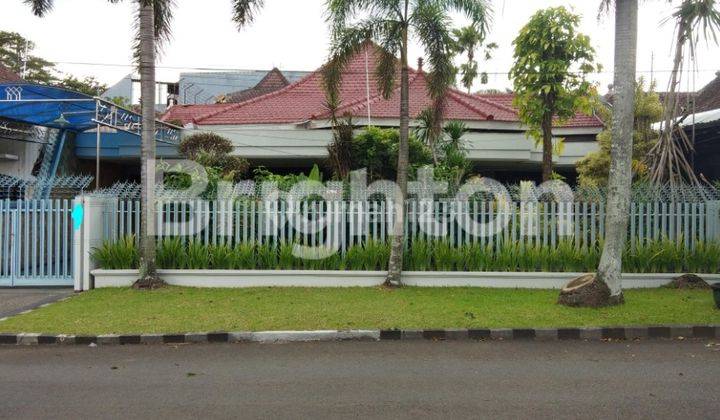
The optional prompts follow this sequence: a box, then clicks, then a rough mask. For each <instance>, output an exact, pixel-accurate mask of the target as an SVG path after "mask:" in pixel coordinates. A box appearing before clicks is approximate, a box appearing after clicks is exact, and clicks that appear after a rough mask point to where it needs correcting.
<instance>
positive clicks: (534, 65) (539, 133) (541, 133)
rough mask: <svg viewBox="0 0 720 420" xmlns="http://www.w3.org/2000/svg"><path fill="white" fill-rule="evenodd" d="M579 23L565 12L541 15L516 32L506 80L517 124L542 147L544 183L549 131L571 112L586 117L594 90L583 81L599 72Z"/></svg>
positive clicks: (547, 11) (546, 11) (549, 153)
mask: <svg viewBox="0 0 720 420" xmlns="http://www.w3.org/2000/svg"><path fill="white" fill-rule="evenodd" d="M579 24H580V17H579V16H578V15H575V14H573V13H571V12H569V11H568V10H567V9H565V8H564V7H554V8H548V9H544V10H540V11H538V12H537V13H535V15H533V16H532V18H530V21H529V22H528V23H527V24H526V25H525V26H524V27H523V28H522V29H521V31H520V34H519V35H518V36H517V38H516V39H515V41H513V45H514V48H515V51H514V59H515V62H514V64H513V67H512V69H511V70H510V77H511V78H512V79H513V84H514V87H515V92H516V97H515V102H514V104H515V106H516V107H517V108H518V109H519V115H520V120H521V121H522V122H523V123H524V124H526V125H527V126H528V128H529V130H528V135H529V136H530V137H532V138H534V139H535V140H536V141H537V142H538V143H540V142H541V143H542V145H543V179H544V180H548V179H550V177H551V174H552V150H553V145H552V126H553V122H555V124H558V123H562V122H564V121H567V120H568V119H570V118H572V117H573V116H574V115H575V114H576V112H578V111H583V112H586V113H589V112H591V110H592V107H593V104H592V102H591V101H590V100H589V99H590V98H592V97H594V96H595V95H594V91H595V89H594V86H593V85H592V84H591V83H590V82H589V81H588V80H587V75H588V74H589V73H591V72H594V71H596V70H597V69H599V68H600V67H599V65H597V64H596V63H595V50H594V49H593V47H592V46H591V45H590V38H589V37H588V36H586V35H583V34H582V33H579V32H578V30H577V27H578V25H579Z"/></svg>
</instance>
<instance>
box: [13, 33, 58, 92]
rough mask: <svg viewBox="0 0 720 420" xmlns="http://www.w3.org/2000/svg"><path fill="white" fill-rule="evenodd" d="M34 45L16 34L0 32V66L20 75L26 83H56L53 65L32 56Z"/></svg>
mask: <svg viewBox="0 0 720 420" xmlns="http://www.w3.org/2000/svg"><path fill="white" fill-rule="evenodd" d="M34 49H35V43H33V42H32V41H30V40H28V39H26V38H24V37H23V36H22V35H20V34H19V33H17V32H6V31H0V64H2V65H3V66H5V67H7V68H9V69H10V70H12V71H13V72H14V73H16V74H19V75H22V73H23V68H24V69H25V72H24V73H25V74H24V77H23V78H24V79H25V80H27V81H28V82H33V83H41V84H52V83H54V82H55V81H57V76H56V74H55V64H53V63H51V62H49V61H47V60H45V59H43V58H40V57H37V56H35V55H32V52H33V50H34Z"/></svg>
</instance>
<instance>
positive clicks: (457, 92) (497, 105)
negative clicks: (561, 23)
mask: <svg viewBox="0 0 720 420" xmlns="http://www.w3.org/2000/svg"><path fill="white" fill-rule="evenodd" d="M453 91H455V93H456V94H459V95H461V96H464V97H467V98H472V99H477V100H480V101H482V102H484V103H486V104H488V105H492V106H494V107H496V108H500V109H502V110H503V111H508V112H512V113H513V114H515V115H518V111H517V110H516V109H515V108H513V107H509V106H505V105H503V104H499V103H497V102H494V101H491V100H489V99H487V98H484V97H483V96H482V95H472V94H469V93H465V92H461V91H459V90H457V89H453ZM512 95H514V94H512Z"/></svg>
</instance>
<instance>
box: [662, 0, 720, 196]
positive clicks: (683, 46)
mask: <svg viewBox="0 0 720 420" xmlns="http://www.w3.org/2000/svg"><path fill="white" fill-rule="evenodd" d="M670 19H672V20H674V21H675V34H676V40H675V45H674V49H675V54H674V58H673V68H672V71H671V73H670V82H669V86H668V93H667V95H666V97H665V103H664V104H663V105H664V107H665V113H664V114H663V119H662V124H663V127H662V130H661V133H660V139H659V141H658V142H657V144H656V145H655V146H654V147H653V148H652V150H651V151H650V153H649V158H650V159H649V161H650V167H651V169H650V178H651V180H652V181H653V182H655V183H656V184H662V183H669V184H670V185H671V186H676V185H682V184H686V183H690V184H699V180H698V178H697V176H695V171H694V169H693V167H692V165H691V164H690V162H689V161H688V158H687V156H688V155H689V154H692V153H694V150H693V149H694V145H693V142H692V139H690V138H688V136H687V134H686V133H685V130H683V128H682V126H681V123H682V120H683V118H682V116H683V114H686V113H692V112H694V110H692V109H690V110H681V109H680V105H681V104H680V101H679V100H678V95H677V93H678V92H677V90H678V88H679V87H680V82H681V80H680V79H681V76H682V70H683V64H684V62H685V59H686V58H687V57H688V56H689V57H690V58H691V59H692V60H695V50H696V46H697V43H698V41H699V40H700V38H701V37H702V38H704V39H705V40H706V41H712V42H713V43H715V44H716V45H717V43H718V37H717V31H718V30H720V9H718V2H717V1H716V0H683V2H682V3H681V4H680V5H679V6H678V7H677V9H675V12H674V13H673V14H672V17H671V18H670Z"/></svg>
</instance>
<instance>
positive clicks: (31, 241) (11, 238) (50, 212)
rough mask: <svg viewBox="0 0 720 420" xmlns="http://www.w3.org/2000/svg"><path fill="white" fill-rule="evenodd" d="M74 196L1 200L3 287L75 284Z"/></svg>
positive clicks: (0, 272) (0, 273) (0, 270)
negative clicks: (67, 197)
mask: <svg viewBox="0 0 720 420" xmlns="http://www.w3.org/2000/svg"><path fill="white" fill-rule="evenodd" d="M71 212H72V202H71V201H70V200H51V199H44V200H17V201H11V200H4V201H0V287H12V286H72V284H73V230H72V227H73V223H72V215H71Z"/></svg>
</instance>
